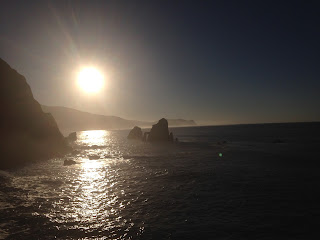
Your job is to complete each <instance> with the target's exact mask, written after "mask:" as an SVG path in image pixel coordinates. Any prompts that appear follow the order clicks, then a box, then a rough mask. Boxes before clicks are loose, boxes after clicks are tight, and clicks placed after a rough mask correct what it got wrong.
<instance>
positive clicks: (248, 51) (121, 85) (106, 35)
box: [0, 0, 320, 124]
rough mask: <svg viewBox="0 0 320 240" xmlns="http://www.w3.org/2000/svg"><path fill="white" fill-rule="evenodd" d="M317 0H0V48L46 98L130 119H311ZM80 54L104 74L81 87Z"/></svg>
mask: <svg viewBox="0 0 320 240" xmlns="http://www.w3.org/2000/svg"><path fill="white" fill-rule="evenodd" d="M173 2H175V3H173ZM316 3H317V1H283V2H282V3H280V1H251V2H248V1H43V0H42V1H12V0H10V1H1V8H0V22H1V24H0V57H1V58H3V59H4V60H5V61H7V62H8V63H9V64H10V65H11V66H12V67H13V68H15V69H17V70H18V71H19V72H20V73H21V74H23V75H24V76H25V77H26V78H27V81H28V83H29V84H30V86H31V88H32V91H33V94H34V96H35V98H36V99H37V100H38V101H39V102H40V103H42V104H45V105H57V106H67V107H72V108H76V109H80V110H85V111H89V112H94V113H102V114H107V115H116V116H120V117H124V118H128V119H139V120H156V119H159V118H161V117H168V118H185V119H195V120H197V121H199V122H202V123H209V122H210V123H219V124H221V123H245V122H248V123H254V122H279V121H280V122H283V121H320V94H319V92H320V47H319V44H320V28H319V26H320V10H319V9H320V8H319V5H316ZM89 65H90V66H92V65H93V66H96V67H97V68H99V69H100V70H101V71H103V72H104V75H105V76H106V86H105V88H104V90H103V91H102V92H100V93H99V94H97V95H91V96H88V95H86V94H85V93H83V92H82V91H81V90H80V89H79V88H78V87H77V85H76V73H77V71H79V68H80V67H81V66H89Z"/></svg>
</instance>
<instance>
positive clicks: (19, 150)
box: [0, 58, 68, 168]
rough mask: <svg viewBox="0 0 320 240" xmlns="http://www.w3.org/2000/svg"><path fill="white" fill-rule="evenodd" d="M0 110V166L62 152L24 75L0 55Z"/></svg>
mask: <svg viewBox="0 0 320 240" xmlns="http://www.w3.org/2000/svg"><path fill="white" fill-rule="evenodd" d="M0 101H1V103H2V106H3V108H2V111H1V118H0V128H1V135H2V136H1V146H0V149H1V154H2V156H1V160H0V168H7V167H13V166H15V165H16V164H18V163H19V164H20V163H27V162H30V161H34V160H37V159H42V158H48V157H51V156H54V155H56V154H58V153H62V152H65V151H66V150H67V149H68V147H67V145H66V143H65V140H64V138H63V136H62V134H61V133H60V131H59V129H58V127H57V124H56V122H55V120H54V118H53V117H52V115H51V114H50V113H44V112H43V111H42V109H41V106H40V104H39V103H38V102H37V101H36V100H35V99H34V98H33V95H32V91H31V88H30V86H29V85H28V83H27V81H26V79H25V77H24V76H22V75H21V74H19V73H18V72H17V71H16V70H14V69H12V68H11V67H10V66H9V64H7V63H6V62H5V61H3V60H2V59H1V58H0Z"/></svg>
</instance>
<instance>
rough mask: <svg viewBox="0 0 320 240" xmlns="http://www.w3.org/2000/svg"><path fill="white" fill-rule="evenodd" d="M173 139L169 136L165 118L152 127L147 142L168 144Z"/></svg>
mask: <svg viewBox="0 0 320 240" xmlns="http://www.w3.org/2000/svg"><path fill="white" fill-rule="evenodd" d="M171 138H172V139H173V134H171V135H169V128H168V121H167V119H165V118H162V119H160V120H159V122H158V123H157V124H154V125H152V128H151V130H150V133H149V136H148V141H149V142H168V141H170V140H171Z"/></svg>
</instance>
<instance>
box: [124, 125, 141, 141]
mask: <svg viewBox="0 0 320 240" xmlns="http://www.w3.org/2000/svg"><path fill="white" fill-rule="evenodd" d="M127 138H128V139H136V140H141V139H142V130H141V128H139V127H137V126H135V127H134V128H133V129H132V130H131V131H130V133H129V135H128V137H127Z"/></svg>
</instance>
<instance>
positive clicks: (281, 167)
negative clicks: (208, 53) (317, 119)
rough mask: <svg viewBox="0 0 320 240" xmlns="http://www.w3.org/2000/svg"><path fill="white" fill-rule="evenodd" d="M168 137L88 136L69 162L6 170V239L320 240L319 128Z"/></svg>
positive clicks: (225, 129)
mask: <svg viewBox="0 0 320 240" xmlns="http://www.w3.org/2000/svg"><path fill="white" fill-rule="evenodd" d="M170 130H171V131H172V132H173V134H174V136H175V137H177V138H178V139H179V142H176V143H174V144H150V143H145V142H140V141H130V140H127V139H126V136H127V135H128V132H129V130H118V131H105V130H95V131H82V132H78V133H77V134H78V140H77V141H76V142H75V143H74V146H73V147H74V151H73V153H72V154H69V155H68V156H66V157H64V158H54V159H50V160H47V161H41V162H37V163H34V164H32V165H29V166H25V167H23V168H19V169H15V170H10V171H1V172H0V239H315V238H318V237H319V235H320V233H319V226H320V179H319V176H320V174H319V166H320V164H319V161H320V157H319V153H320V148H319V147H320V123H286V124H253V125H231V126H210V127H181V128H171V129H170ZM17 151H19V149H17ZM90 158H91V159H92V158H94V160H90ZM97 158H98V159H97ZM65 159H71V160H74V161H76V162H77V164H74V165H71V166H64V165H63V162H64V160H65Z"/></svg>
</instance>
